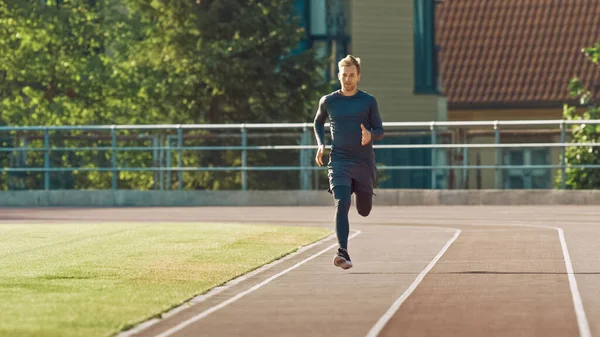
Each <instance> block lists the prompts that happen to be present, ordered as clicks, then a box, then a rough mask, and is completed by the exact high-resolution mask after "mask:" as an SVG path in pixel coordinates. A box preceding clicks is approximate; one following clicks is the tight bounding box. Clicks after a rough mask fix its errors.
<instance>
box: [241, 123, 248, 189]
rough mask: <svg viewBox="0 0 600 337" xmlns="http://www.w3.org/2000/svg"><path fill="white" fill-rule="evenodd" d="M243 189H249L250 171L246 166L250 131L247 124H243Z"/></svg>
mask: <svg viewBox="0 0 600 337" xmlns="http://www.w3.org/2000/svg"><path fill="white" fill-rule="evenodd" d="M241 131H242V147H243V149H242V191H247V190H248V172H247V171H246V166H247V165H248V150H246V146H248V131H247V130H246V124H242V130H241Z"/></svg>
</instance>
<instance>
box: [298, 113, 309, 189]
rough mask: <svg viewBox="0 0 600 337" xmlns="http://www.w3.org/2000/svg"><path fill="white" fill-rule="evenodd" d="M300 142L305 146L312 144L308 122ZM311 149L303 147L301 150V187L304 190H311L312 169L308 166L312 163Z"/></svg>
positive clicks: (303, 129)
mask: <svg viewBox="0 0 600 337" xmlns="http://www.w3.org/2000/svg"><path fill="white" fill-rule="evenodd" d="M300 140H301V141H300V144H301V145H303V146H306V145H310V133H309V129H308V123H305V124H304V126H303V127H302V137H301V138H300ZM309 157H310V150H309V149H301V150H300V166H302V167H303V169H302V171H301V172H300V188H301V189H303V190H310V189H311V188H310V170H309V169H308V166H309V165H310V160H309Z"/></svg>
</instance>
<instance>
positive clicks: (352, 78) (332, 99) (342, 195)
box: [314, 55, 383, 269]
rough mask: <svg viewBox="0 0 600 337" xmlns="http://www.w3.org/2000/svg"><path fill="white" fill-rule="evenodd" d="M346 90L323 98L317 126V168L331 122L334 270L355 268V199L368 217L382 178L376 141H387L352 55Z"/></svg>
mask: <svg viewBox="0 0 600 337" xmlns="http://www.w3.org/2000/svg"><path fill="white" fill-rule="evenodd" d="M338 69H339V73H338V79H339V81H340V84H341V90H336V91H334V92H332V93H330V94H327V95H325V96H323V97H321V99H320V101H319V107H318V110H317V115H316V116H315V120H314V132H315V136H316V138H317V144H318V150H317V155H316V157H315V161H316V162H317V165H319V166H322V165H323V153H324V152H325V121H326V120H327V119H328V118H329V123H330V131H331V143H332V144H331V152H330V154H329V163H328V165H327V168H328V174H327V175H328V177H329V190H328V192H329V193H332V194H333V198H334V200H335V217H334V219H335V228H336V235H337V239H338V243H339V248H338V251H337V254H336V255H335V257H334V259H333V264H334V265H335V266H337V267H341V268H343V269H348V268H351V267H352V261H351V260H350V255H349V254H348V235H349V232H350V224H349V223H348V212H349V211H350V202H351V195H352V193H354V194H355V195H356V209H357V211H358V214H360V215H362V216H367V215H369V213H370V212H371V208H372V205H373V184H374V181H375V177H376V174H377V168H376V166H375V152H374V150H373V141H374V140H380V139H383V125H382V121H381V117H380V116H379V110H378V108H377V101H376V100H375V97H373V96H372V95H370V94H368V93H366V92H365V91H362V90H358V82H359V81H360V59H359V58H357V57H354V56H352V55H348V56H346V57H345V58H343V59H341V60H340V61H339V63H338Z"/></svg>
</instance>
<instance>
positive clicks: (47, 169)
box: [44, 128, 50, 191]
mask: <svg viewBox="0 0 600 337" xmlns="http://www.w3.org/2000/svg"><path fill="white" fill-rule="evenodd" d="M44 190H46V191H48V190H50V134H49V133H48V128H45V129H44Z"/></svg>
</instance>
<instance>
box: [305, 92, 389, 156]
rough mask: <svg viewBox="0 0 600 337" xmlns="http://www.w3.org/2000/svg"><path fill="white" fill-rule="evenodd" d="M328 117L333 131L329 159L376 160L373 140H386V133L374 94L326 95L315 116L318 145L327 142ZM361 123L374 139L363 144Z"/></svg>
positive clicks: (320, 102)
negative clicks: (384, 135)
mask: <svg viewBox="0 0 600 337" xmlns="http://www.w3.org/2000/svg"><path fill="white" fill-rule="evenodd" d="M327 119H329V123H330V131H331V153H330V162H333V163H335V162H340V163H343V162H367V163H372V164H374V163H375V162H374V161H375V153H374V151H373V141H375V140H380V139H383V134H384V132H383V123H382V120H381V117H380V116H379V109H378V106H377V100H376V99H375V97H373V96H372V95H370V94H368V93H366V92H364V91H362V90H359V91H358V92H357V93H356V94H355V95H353V96H344V95H342V94H341V93H340V92H339V91H334V92H332V93H330V94H328V95H325V96H323V97H322V98H321V99H320V101H319V107H318V109H317V114H316V116H315V119H314V132H315V136H316V139H317V143H318V145H324V144H325V122H326V121H327ZM360 124H363V125H364V126H365V128H366V129H367V130H369V131H370V132H371V142H370V143H369V144H366V145H364V146H363V145H362V144H361V138H362V130H361V127H360Z"/></svg>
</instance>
